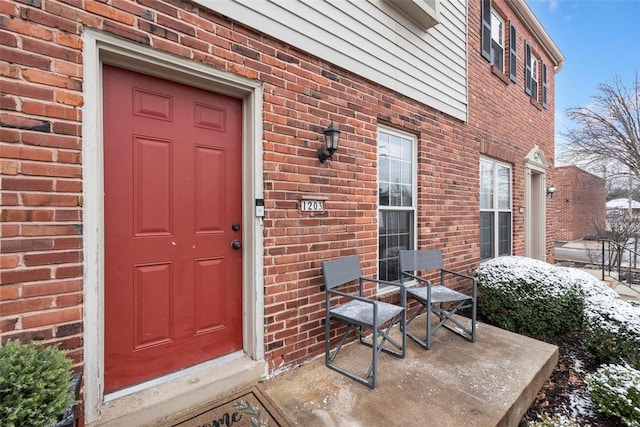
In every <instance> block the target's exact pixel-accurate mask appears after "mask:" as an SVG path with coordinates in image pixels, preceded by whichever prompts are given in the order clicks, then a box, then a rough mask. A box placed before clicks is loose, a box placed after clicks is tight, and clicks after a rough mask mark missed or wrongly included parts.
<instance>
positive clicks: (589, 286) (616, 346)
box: [557, 267, 640, 369]
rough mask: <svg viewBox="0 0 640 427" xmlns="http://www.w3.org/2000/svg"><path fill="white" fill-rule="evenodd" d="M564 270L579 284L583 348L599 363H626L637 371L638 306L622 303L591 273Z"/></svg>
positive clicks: (639, 343)
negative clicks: (582, 298) (582, 317)
mask: <svg viewBox="0 0 640 427" xmlns="http://www.w3.org/2000/svg"><path fill="white" fill-rule="evenodd" d="M557 268H558V269H564V270H567V274H568V275H569V277H570V280H574V281H576V282H578V283H580V284H581V285H582V290H583V292H584V296H585V305H584V324H583V329H584V333H585V342H586V344H587V348H588V349H589V351H591V353H593V354H594V355H595V356H596V358H597V359H598V360H599V361H600V362H601V363H610V364H611V363H627V364H629V365H631V366H632V367H633V368H635V369H640V305H638V304H637V303H636V302H632V301H626V300H623V299H622V298H620V296H619V295H618V294H617V293H616V292H615V291H614V290H613V289H611V288H610V287H609V286H607V285H606V284H605V283H603V282H602V281H600V280H598V279H597V278H596V277H594V276H592V275H591V274H589V273H587V272H585V271H581V270H577V269H575V268H565V267H557Z"/></svg>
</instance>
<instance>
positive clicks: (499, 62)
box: [491, 40, 504, 71]
mask: <svg viewBox="0 0 640 427" xmlns="http://www.w3.org/2000/svg"><path fill="white" fill-rule="evenodd" d="M491 47H492V48H493V65H495V67H496V68H498V69H499V70H500V71H503V70H504V49H503V48H502V46H500V45H499V44H498V43H496V42H495V41H493V40H492V41H491Z"/></svg>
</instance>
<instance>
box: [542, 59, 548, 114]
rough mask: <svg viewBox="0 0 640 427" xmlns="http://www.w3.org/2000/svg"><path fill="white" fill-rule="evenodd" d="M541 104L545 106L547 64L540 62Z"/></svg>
mask: <svg viewBox="0 0 640 427" xmlns="http://www.w3.org/2000/svg"><path fill="white" fill-rule="evenodd" d="M542 106H543V107H544V108H547V64H545V63H544V62H543V63H542Z"/></svg>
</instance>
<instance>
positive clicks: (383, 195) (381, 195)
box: [378, 182, 389, 206]
mask: <svg viewBox="0 0 640 427" xmlns="http://www.w3.org/2000/svg"><path fill="white" fill-rule="evenodd" d="M378 199H379V203H380V206H389V183H387V182H380V183H379V184H378Z"/></svg>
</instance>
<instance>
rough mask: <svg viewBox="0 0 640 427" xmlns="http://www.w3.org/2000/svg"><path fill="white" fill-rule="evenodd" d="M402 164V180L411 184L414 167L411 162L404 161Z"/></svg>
mask: <svg viewBox="0 0 640 427" xmlns="http://www.w3.org/2000/svg"><path fill="white" fill-rule="evenodd" d="M400 166H401V167H402V170H401V171H400V182H401V183H403V184H409V185H411V181H412V177H413V168H412V167H411V163H409V162H402V163H401V165H400Z"/></svg>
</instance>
